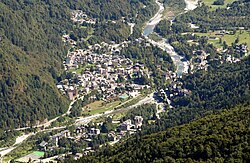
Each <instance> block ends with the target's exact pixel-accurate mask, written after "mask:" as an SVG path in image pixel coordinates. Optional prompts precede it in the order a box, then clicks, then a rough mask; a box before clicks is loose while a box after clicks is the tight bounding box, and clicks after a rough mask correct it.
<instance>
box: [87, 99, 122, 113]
mask: <svg viewBox="0 0 250 163" xmlns="http://www.w3.org/2000/svg"><path fill="white" fill-rule="evenodd" d="M120 103H121V101H119V100H117V101H114V102H110V103H107V104H106V103H105V102H104V101H95V102H93V103H91V104H89V105H87V106H86V107H84V112H88V113H89V114H91V115H93V114H97V113H103V112H105V111H108V110H112V109H114V108H115V107H117V106H118V105H119V104H120Z"/></svg>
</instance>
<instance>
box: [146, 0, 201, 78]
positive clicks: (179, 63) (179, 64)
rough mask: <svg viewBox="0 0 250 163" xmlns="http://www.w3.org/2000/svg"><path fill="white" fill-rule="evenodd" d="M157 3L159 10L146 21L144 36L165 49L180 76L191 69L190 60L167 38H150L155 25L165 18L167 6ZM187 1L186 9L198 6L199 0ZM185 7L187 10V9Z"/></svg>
mask: <svg viewBox="0 0 250 163" xmlns="http://www.w3.org/2000/svg"><path fill="white" fill-rule="evenodd" d="M155 2H156V3H157V5H158V6H159V10H158V12H157V13H156V14H155V16H154V17H152V18H151V19H150V20H149V21H148V23H146V24H147V25H146V26H145V28H144V30H143V36H144V37H145V38H146V39H147V40H148V41H149V42H150V43H152V44H153V45H155V46H158V47H159V48H161V49H162V50H165V51H166V52H167V53H168V54H169V55H170V57H171V58H172V60H173V62H174V64H175V65H176V74H177V76H178V77H182V74H183V73H188V69H189V62H188V61H186V60H185V58H184V57H182V56H179V55H178V54H177V53H176V52H175V50H174V48H173V46H171V45H170V44H169V43H167V40H166V39H164V38H162V40H161V41H154V40H152V39H150V38H148V36H149V35H150V34H151V33H153V32H154V28H155V26H156V25H157V24H158V23H159V22H160V21H161V20H163V15H162V13H163V12H164V10H165V8H164V5H163V3H160V2H159V1H158V0H156V1H155ZM185 3H186V4H187V7H186V9H187V10H193V9H195V8H196V7H197V3H198V1H197V0H195V1H193V0H185ZM186 9H185V10H186Z"/></svg>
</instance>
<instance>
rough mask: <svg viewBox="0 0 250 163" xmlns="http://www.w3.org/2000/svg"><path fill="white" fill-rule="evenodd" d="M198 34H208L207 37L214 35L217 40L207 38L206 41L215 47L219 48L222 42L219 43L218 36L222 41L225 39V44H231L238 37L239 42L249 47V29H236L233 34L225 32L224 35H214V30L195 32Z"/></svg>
mask: <svg viewBox="0 0 250 163" xmlns="http://www.w3.org/2000/svg"><path fill="white" fill-rule="evenodd" d="M195 34H196V35H198V36H208V37H216V38H218V39H217V40H213V39H209V40H208V42H209V43H212V44H213V45H214V46H215V47H217V48H220V47H222V44H220V40H219V39H220V38H221V40H222V42H223V41H226V43H227V45H229V46H231V44H232V43H233V42H234V41H235V40H236V39H237V38H239V44H242V43H246V44H247V46H248V47H250V31H249V30H248V31H247V30H237V31H236V33H235V35H231V34H225V35H215V32H208V33H195Z"/></svg>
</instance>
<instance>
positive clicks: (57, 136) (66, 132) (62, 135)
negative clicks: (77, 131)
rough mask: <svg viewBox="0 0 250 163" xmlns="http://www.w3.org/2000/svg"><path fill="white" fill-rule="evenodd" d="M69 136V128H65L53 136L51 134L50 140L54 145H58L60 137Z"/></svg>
mask: <svg viewBox="0 0 250 163" xmlns="http://www.w3.org/2000/svg"><path fill="white" fill-rule="evenodd" d="M68 137H70V131H69V130H65V131H62V132H60V133H58V134H56V135H54V136H52V142H53V143H54V144H55V146H58V141H59V140H60V139H62V138H68Z"/></svg>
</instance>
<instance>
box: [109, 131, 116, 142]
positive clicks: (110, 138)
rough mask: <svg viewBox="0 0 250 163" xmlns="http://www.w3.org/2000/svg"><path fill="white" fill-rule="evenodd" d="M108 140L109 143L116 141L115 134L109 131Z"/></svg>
mask: <svg viewBox="0 0 250 163" xmlns="http://www.w3.org/2000/svg"><path fill="white" fill-rule="evenodd" d="M108 139H109V141H116V140H117V136H116V135H115V132H114V131H111V132H110V133H109V134H108Z"/></svg>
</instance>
